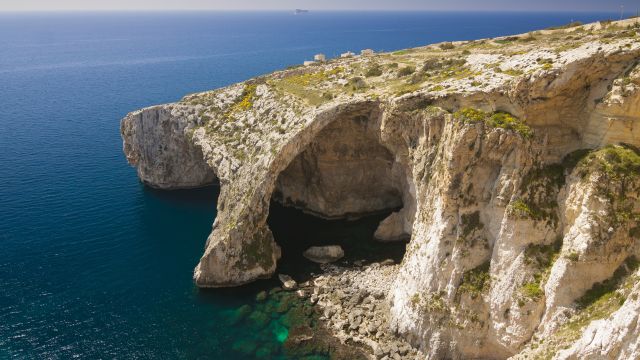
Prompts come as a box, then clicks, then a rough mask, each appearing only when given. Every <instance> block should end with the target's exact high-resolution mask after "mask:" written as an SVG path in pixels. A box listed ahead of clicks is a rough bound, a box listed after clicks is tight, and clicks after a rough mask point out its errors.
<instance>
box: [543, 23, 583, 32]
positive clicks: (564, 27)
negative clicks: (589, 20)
mask: <svg viewBox="0 0 640 360" xmlns="http://www.w3.org/2000/svg"><path fill="white" fill-rule="evenodd" d="M578 26H582V23H581V22H580V21H574V22H571V23H568V24H565V25H560V26H552V27H549V28H547V30H562V29H570V28H574V27H578Z"/></svg>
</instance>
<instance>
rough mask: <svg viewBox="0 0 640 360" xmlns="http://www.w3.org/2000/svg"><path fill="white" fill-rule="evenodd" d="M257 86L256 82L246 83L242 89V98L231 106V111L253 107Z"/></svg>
mask: <svg viewBox="0 0 640 360" xmlns="http://www.w3.org/2000/svg"><path fill="white" fill-rule="evenodd" d="M257 87H258V86H257V85H255V84H247V85H245V86H244V90H243V91H242V98H241V99H240V101H238V102H237V103H235V104H234V105H233V106H232V107H231V110H230V113H234V112H237V111H246V110H249V109H251V108H252V107H253V102H254V101H255V99H256V88H257Z"/></svg>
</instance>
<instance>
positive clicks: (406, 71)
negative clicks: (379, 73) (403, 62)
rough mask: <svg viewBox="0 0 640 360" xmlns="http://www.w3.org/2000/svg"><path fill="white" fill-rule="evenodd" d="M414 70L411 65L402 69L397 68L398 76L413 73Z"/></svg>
mask: <svg viewBox="0 0 640 360" xmlns="http://www.w3.org/2000/svg"><path fill="white" fill-rule="evenodd" d="M415 71H416V68H415V67H413V66H405V67H403V68H402V69H400V70H398V76H400V77H402V76H408V75H411V74H413V73H414V72H415Z"/></svg>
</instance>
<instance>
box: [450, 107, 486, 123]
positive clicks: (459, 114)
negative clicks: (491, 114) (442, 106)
mask: <svg viewBox="0 0 640 360" xmlns="http://www.w3.org/2000/svg"><path fill="white" fill-rule="evenodd" d="M453 116H455V117H456V118H458V119H461V120H462V121H463V122H464V123H476V122H480V121H484V119H485V118H486V117H487V113H486V112H484V111H482V110H477V109H473V108H464V109H460V110H458V111H456V112H455V113H454V114H453Z"/></svg>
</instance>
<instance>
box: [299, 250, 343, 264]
mask: <svg viewBox="0 0 640 360" xmlns="http://www.w3.org/2000/svg"><path fill="white" fill-rule="evenodd" d="M303 255H304V257H306V258H307V259H309V260H311V261H313V262H315V263H318V264H328V263H332V262H335V261H338V260H340V259H342V258H343V257H344V250H342V247H341V246H340V245H329V246H312V247H310V248H308V249H307V250H305V252H304V253H303Z"/></svg>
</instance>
